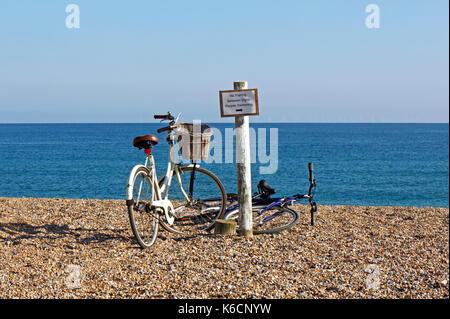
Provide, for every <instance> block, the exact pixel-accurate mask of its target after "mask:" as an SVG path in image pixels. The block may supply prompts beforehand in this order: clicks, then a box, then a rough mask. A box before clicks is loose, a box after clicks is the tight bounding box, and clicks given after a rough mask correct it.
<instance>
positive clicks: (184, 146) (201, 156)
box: [174, 123, 213, 161]
mask: <svg viewBox="0 0 450 319" xmlns="http://www.w3.org/2000/svg"><path fill="white" fill-rule="evenodd" d="M194 130H195V132H194ZM174 134H175V137H176V138H177V140H178V144H179V147H180V152H181V156H182V157H183V159H185V160H193V161H196V160H206V159H207V158H208V156H209V147H210V143H211V136H212V134H213V133H212V130H211V128H210V127H209V126H208V125H206V124H201V125H200V124H192V123H180V124H177V125H176V127H175V130H174Z"/></svg>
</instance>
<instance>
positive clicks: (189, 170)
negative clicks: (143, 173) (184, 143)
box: [159, 166, 226, 233]
mask: <svg viewBox="0 0 450 319" xmlns="http://www.w3.org/2000/svg"><path fill="white" fill-rule="evenodd" d="M192 176H193V177H194V178H193V179H192V182H191V178H192ZM174 179H177V177H176V176H174ZM163 182H164V178H162V179H161V180H160V181H159V185H160V186H162V184H163ZM177 182H178V183H177V184H178V186H179V187H177V186H176V185H172V186H171V188H170V190H169V199H170V200H171V202H172V204H173V207H174V209H175V221H174V224H173V225H168V224H167V223H166V222H164V221H162V222H161V226H163V228H165V229H167V230H169V231H172V232H178V233H180V232H197V231H202V230H210V229H211V228H213V227H214V223H215V222H216V220H217V219H219V218H221V216H222V215H223V213H224V211H225V207H226V193H225V188H224V187H223V185H222V183H221V182H220V180H219V179H218V178H217V177H216V176H215V175H214V174H213V173H211V172H210V171H208V170H206V169H204V168H200V167H196V168H195V172H194V168H193V167H192V166H189V167H180V180H179V181H178V180H177ZM172 184H175V181H172Z"/></svg>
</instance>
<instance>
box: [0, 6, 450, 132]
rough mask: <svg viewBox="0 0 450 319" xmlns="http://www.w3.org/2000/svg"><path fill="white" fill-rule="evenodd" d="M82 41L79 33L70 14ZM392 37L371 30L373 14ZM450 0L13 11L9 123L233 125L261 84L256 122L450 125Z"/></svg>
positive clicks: (0, 78)
mask: <svg viewBox="0 0 450 319" xmlns="http://www.w3.org/2000/svg"><path fill="white" fill-rule="evenodd" d="M70 3H74V4H77V5H78V6H79V8H80V29H67V28H66V26H65V20H66V16H67V15H68V14H67V13H66V12H65V8H66V5H68V4H70ZM370 3H374V4H377V5H378V6H379V8H380V28H379V29H368V28H366V26H365V19H366V16H367V15H368V13H366V12H365V8H366V6H367V5H368V4H370ZM448 6H449V5H448V1H447V0H409V1H406V0H395V1H393V0H386V1H378V0H369V1H363V0H328V1H324V0H309V1H306V0H305V1H298V0H293V1H282V0H281V1H273V0H271V1H264V0H257V1H234V0H228V1H211V0H209V1H196V0H191V1H148V0H146V1H144V0H143V1H133V0H130V1H106V0H104V1H102V0H95V1H92V0H72V1H62V0H41V1H36V0H28V1H25V0H2V1H1V2H0V123H11V122H13V123H14V122H153V119H152V114H154V113H161V112H164V111H166V110H169V109H170V110H172V111H173V112H183V114H184V118H185V119H186V120H190V119H202V120H205V121H231V120H230V119H221V118H220V117H219V105H218V91H219V90H221V89H224V90H225V89H231V88H232V83H233V81H235V80H247V81H248V82H249V87H250V88H258V89H259V92H260V96H259V99H260V112H261V115H260V116H259V117H258V118H257V117H253V118H252V119H251V120H252V121H265V122H267V121H281V122H286V121H295V122H448V119H449V111H448V104H449V93H448V92H449V91H448V86H449V51H448V50H449V42H448V36H449V34H448V30H449V29H448V27H449V20H448V10H449V8H448Z"/></svg>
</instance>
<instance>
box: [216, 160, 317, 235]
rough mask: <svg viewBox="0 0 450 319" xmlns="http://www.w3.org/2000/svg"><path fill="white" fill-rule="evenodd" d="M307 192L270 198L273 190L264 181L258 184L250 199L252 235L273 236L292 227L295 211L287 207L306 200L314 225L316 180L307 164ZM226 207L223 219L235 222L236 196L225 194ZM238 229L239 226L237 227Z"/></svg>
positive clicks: (295, 220)
mask: <svg viewBox="0 0 450 319" xmlns="http://www.w3.org/2000/svg"><path fill="white" fill-rule="evenodd" d="M308 169H309V190H308V193H307V194H304V195H303V194H296V195H292V196H288V197H281V198H272V197H271V195H273V194H275V189H273V188H272V187H270V186H269V184H268V183H267V182H266V181H265V180H261V181H260V182H259V183H258V186H257V187H258V192H257V193H255V195H254V196H253V198H252V206H253V233H254V234H273V233H278V232H281V231H283V230H285V229H289V228H291V227H293V226H294V225H295V224H296V223H297V222H298V221H299V215H298V213H297V212H296V211H294V210H292V209H290V208H288V207H287V206H289V205H293V204H294V203H295V202H296V201H299V200H302V199H306V200H308V202H309V205H310V213H311V225H314V224H315V213H316V212H317V203H316V202H315V201H314V193H315V189H316V180H315V178H314V172H313V164H312V163H308ZM227 201H228V205H227V208H226V210H225V213H224V215H223V216H224V217H223V219H228V220H237V219H238V217H239V204H237V195H236V194H227ZM238 227H239V226H238Z"/></svg>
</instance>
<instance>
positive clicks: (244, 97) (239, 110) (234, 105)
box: [219, 89, 259, 117]
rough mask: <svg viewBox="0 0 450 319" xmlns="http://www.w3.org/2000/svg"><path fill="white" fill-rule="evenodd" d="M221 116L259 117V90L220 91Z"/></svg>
mask: <svg viewBox="0 0 450 319" xmlns="http://www.w3.org/2000/svg"><path fill="white" fill-rule="evenodd" d="M219 95H220V116H221V117H228V116H238V115H259V105H258V89H250V90H232V91H219Z"/></svg>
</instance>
